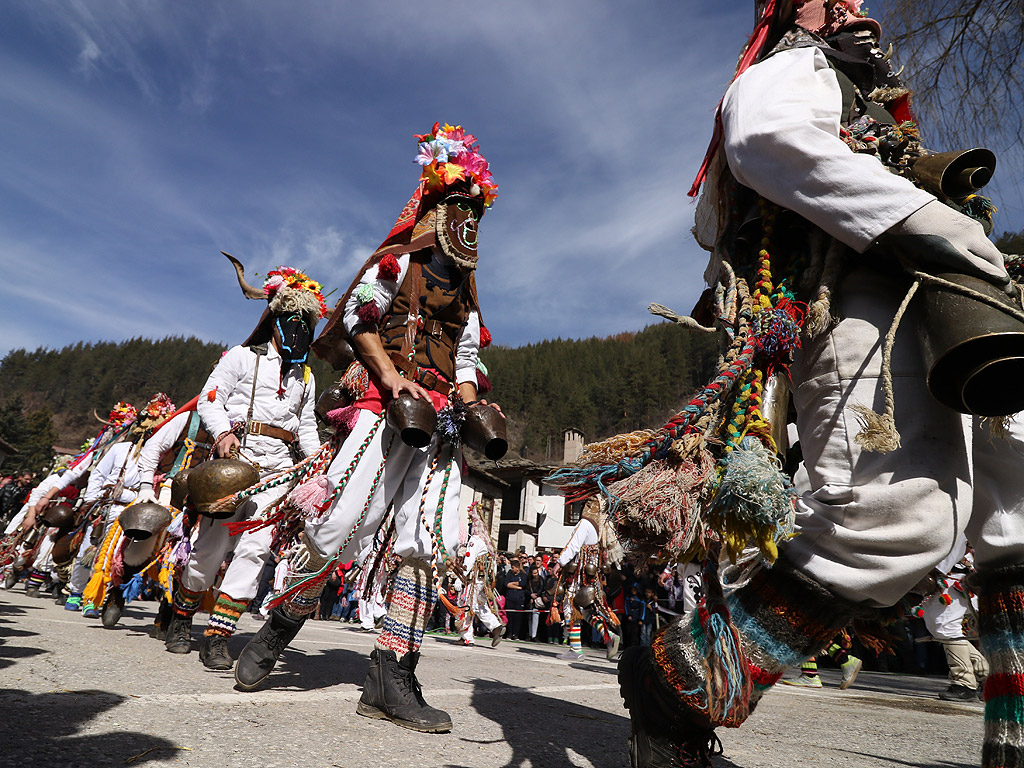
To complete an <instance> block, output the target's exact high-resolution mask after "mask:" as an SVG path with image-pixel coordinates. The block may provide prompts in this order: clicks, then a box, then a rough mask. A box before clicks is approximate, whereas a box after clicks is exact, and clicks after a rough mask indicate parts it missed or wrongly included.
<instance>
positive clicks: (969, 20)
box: [882, 0, 1024, 148]
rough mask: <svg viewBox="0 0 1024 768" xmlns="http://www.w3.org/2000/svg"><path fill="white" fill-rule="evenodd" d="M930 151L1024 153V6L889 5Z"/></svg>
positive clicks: (886, 19) (949, 1) (1019, 1)
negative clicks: (1006, 149)
mask: <svg viewBox="0 0 1024 768" xmlns="http://www.w3.org/2000/svg"><path fill="white" fill-rule="evenodd" d="M882 21H883V23H884V25H885V27H886V29H887V31H888V33H889V34H890V35H891V36H892V37H893V38H894V40H895V42H896V45H897V48H898V53H897V59H898V60H899V61H900V62H901V63H904V64H906V65H907V68H906V70H905V72H904V80H905V81H906V82H907V85H908V86H909V87H910V88H912V89H913V90H914V104H915V108H916V110H917V112H918V114H919V115H920V116H921V117H922V122H923V123H924V126H925V128H926V129H927V133H928V134H929V135H926V137H925V141H926V144H928V145H930V146H933V147H936V148H940V147H942V148H954V147H960V146H964V145H967V144H985V143H992V144H1001V145H1003V146H1007V145H1017V146H1018V147H1020V146H1022V145H1024V127H1022V123H1024V0H970V1H969V2H964V0H890V2H889V3H887V4H886V6H885V12H884V15H883V16H882Z"/></svg>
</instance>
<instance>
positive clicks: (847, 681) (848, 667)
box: [839, 656, 864, 691]
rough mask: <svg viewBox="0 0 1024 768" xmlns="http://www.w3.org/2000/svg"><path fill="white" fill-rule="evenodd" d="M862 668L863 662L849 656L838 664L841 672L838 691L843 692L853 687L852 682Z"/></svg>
mask: <svg viewBox="0 0 1024 768" xmlns="http://www.w3.org/2000/svg"><path fill="white" fill-rule="evenodd" d="M863 666H864V662H863V661H861V660H860V659H858V658H857V657H856V656H851V657H850V658H848V659H847V660H846V661H844V662H843V663H842V664H840V665H839V668H840V669H841V670H842V671H843V681H842V682H841V683H840V684H839V690H841V691H845V690H846V689H847V688H849V687H850V686H851V685H853V682H854V681H855V680H856V679H857V675H858V674H860V668H861V667H863Z"/></svg>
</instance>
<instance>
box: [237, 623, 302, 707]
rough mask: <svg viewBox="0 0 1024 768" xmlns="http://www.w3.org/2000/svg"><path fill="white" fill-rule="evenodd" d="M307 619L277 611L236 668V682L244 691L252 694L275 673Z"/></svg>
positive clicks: (246, 650) (247, 648) (239, 657)
mask: <svg viewBox="0 0 1024 768" xmlns="http://www.w3.org/2000/svg"><path fill="white" fill-rule="evenodd" d="M305 623H306V617H305V616H303V617H302V618H299V619H296V618H293V617H291V616H288V615H287V614H286V613H285V612H284V611H283V610H282V609H281V608H274V609H273V610H272V611H271V612H270V616H269V618H268V619H267V621H266V623H265V624H264V625H263V626H262V627H261V628H260V631H259V632H257V633H256V636H255V637H254V638H253V639H252V640H250V641H249V643H248V644H247V645H246V646H245V648H243V649H242V652H241V653H240V654H239V655H238V663H237V664H236V665H235V682H236V683H237V684H238V687H239V688H241V689H242V690H243V691H252V690H255V689H256V688H258V687H259V685H260V683H262V682H263V681H264V680H266V679H267V677H268V676H269V675H270V673H271V672H273V671H274V665H275V664H277V660H278V659H279V658H281V654H282V653H283V652H284V649H285V648H286V647H287V646H288V643H290V642H291V641H292V640H294V639H295V636H296V635H297V634H299V630H300V629H301V628H302V625H303V624H305Z"/></svg>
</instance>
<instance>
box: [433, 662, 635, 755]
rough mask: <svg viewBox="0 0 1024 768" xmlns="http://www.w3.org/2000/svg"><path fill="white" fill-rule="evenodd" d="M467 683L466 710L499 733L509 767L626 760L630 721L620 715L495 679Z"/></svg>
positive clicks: (471, 741)
mask: <svg viewBox="0 0 1024 768" xmlns="http://www.w3.org/2000/svg"><path fill="white" fill-rule="evenodd" d="M467 682H468V683H469V684H470V685H472V686H473V695H472V698H471V699H470V706H471V707H472V708H473V709H474V710H476V712H477V713H478V714H480V715H481V716H483V717H486V718H487V719H489V720H493V721H494V722H495V723H497V724H498V725H499V726H501V728H502V738H501V739H498V740H496V741H498V742H502V741H503V742H506V743H507V744H508V746H509V747H510V748H511V749H512V757H511V758H510V759H509V761H508V763H506V766H507V767H508V768H511V767H512V766H520V765H523V764H524V763H525V762H526V761H527V760H528V761H529V762H530V764H531V765H543V766H545V768H549V767H550V768H558V766H571V765H576V764H578V763H575V762H573V761H571V760H570V757H569V756H570V754H571V753H572V754H576V755H579V756H580V757H583V758H586V759H587V760H589V761H590V763H591V764H592V765H593V766H594V768H621V766H622V765H624V764H625V763H626V762H627V761H628V758H627V747H626V740H627V739H628V738H629V718H628V717H626V716H625V710H623V715H615V714H609V713H608V712H605V711H604V710H601V709H594V708H592V707H587V706H583V705H581V704H576V703H575V702H571V701H563V700H562V699H559V698H557V697H552V696H544V695H540V694H538V693H534V692H532V691H530V690H528V689H525V688H517V687H516V686H513V685H508V684H506V683H502V682H500V681H497V680H480V679H474V680H469V681H467ZM463 741H468V742H470V743H483V742H477V741H474V740H473V739H463ZM487 743H491V742H487ZM447 768H471V767H468V766H457V765H449V766H447Z"/></svg>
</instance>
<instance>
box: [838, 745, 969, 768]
mask: <svg viewBox="0 0 1024 768" xmlns="http://www.w3.org/2000/svg"><path fill="white" fill-rule="evenodd" d="M832 751H834V752H844V753H846V754H847V755H857V756H858V757H874V758H878V756H877V755H874V754H871V753H869V752H854V751H853V750H850V749H835V748H833V750H832ZM886 761H887V762H888V763H890V764H892V765H902V766H906V768H973V765H972V764H968V763H951V762H949V761H948V760H940V761H938V762H935V761H931V762H927V763H918V762H909V761H907V760H897V759H896V758H895V757H887V758H886Z"/></svg>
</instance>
